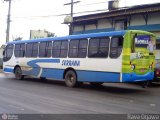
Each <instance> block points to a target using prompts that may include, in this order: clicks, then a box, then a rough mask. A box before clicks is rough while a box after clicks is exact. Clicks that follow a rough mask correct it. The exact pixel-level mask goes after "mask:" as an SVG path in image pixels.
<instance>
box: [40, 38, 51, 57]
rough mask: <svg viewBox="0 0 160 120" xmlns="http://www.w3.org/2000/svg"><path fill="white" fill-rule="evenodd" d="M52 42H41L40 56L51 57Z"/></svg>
mask: <svg viewBox="0 0 160 120" xmlns="http://www.w3.org/2000/svg"><path fill="white" fill-rule="evenodd" d="M51 48H52V42H51V41H50V42H41V43H40V44H39V57H51Z"/></svg>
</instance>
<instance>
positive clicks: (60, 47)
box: [3, 30, 156, 87]
mask: <svg viewBox="0 0 160 120" xmlns="http://www.w3.org/2000/svg"><path fill="white" fill-rule="evenodd" d="M155 39H156V37H155V35H154V34H152V33H149V32H146V31H138V30H128V31H113V32H103V33H92V34H81V35H71V36H65V37H53V38H52V37H51V38H41V39H34V40H23V41H13V42H8V43H7V45H6V48H5V52H4V58H3V60H4V64H3V70H4V71H5V72H11V73H14V74H15V77H16V79H23V78H24V76H36V77H39V78H42V79H45V78H49V79H54V80H64V81H65V83H66V85H67V86H69V87H74V86H76V85H77V84H78V83H80V82H90V83H91V84H93V85H100V84H102V83H104V82H115V83H117V82H147V81H151V80H152V79H153V77H154V66H155V52H154V50H153V48H154V47H153V45H154V43H155ZM149 46H151V47H150V49H148V47H149Z"/></svg>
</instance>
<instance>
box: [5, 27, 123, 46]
mask: <svg viewBox="0 0 160 120" xmlns="http://www.w3.org/2000/svg"><path fill="white" fill-rule="evenodd" d="M125 33H126V31H125V30H123V31H113V32H100V33H90V34H79V35H69V36H62V37H47V38H39V39H31V40H22V41H12V42H8V43H7V44H17V43H31V42H44V41H53V40H66V39H82V38H90V37H103V36H119V35H122V36H123V35H124V34H125Z"/></svg>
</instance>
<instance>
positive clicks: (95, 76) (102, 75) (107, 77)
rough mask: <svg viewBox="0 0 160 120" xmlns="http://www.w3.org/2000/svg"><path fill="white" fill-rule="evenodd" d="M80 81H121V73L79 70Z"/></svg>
mask: <svg viewBox="0 0 160 120" xmlns="http://www.w3.org/2000/svg"><path fill="white" fill-rule="evenodd" d="M77 75H78V81H83V82H120V73H116V72H98V71H77Z"/></svg>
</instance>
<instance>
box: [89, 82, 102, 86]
mask: <svg viewBox="0 0 160 120" xmlns="http://www.w3.org/2000/svg"><path fill="white" fill-rule="evenodd" d="M102 84H103V82H90V85H92V86H101V85H102Z"/></svg>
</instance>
